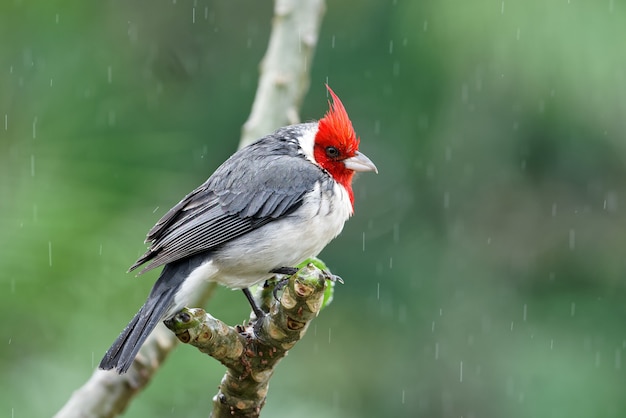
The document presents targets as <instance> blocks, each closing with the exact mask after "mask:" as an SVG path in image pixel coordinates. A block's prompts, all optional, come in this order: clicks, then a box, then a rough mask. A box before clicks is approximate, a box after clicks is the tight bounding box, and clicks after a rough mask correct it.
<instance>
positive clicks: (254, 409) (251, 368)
mask: <svg viewBox="0 0 626 418" xmlns="http://www.w3.org/2000/svg"><path fill="white" fill-rule="evenodd" d="M330 277H332V276H329V275H328V273H326V272H325V271H322V270H320V269H318V268H317V267H316V266H314V265H313V264H312V263H309V264H307V265H306V266H305V267H303V268H301V269H300V270H299V271H298V273H296V274H294V275H293V276H292V277H290V278H289V281H288V284H287V285H286V286H285V288H284V291H283V293H282V295H281V297H280V300H279V301H276V300H274V299H273V298H272V299H269V300H268V299H267V298H265V302H269V304H266V306H268V307H269V313H268V315H266V316H265V317H263V318H261V319H258V320H256V321H254V322H251V323H249V324H248V325H246V326H236V327H230V326H228V325H226V324H224V323H223V322H222V321H220V320H218V319H216V318H214V317H212V316H211V315H209V314H208V313H206V312H205V311H204V310H203V309H183V310H182V311H180V312H179V313H178V314H176V315H175V316H174V317H173V318H172V319H170V320H168V321H166V323H165V324H166V326H167V327H168V328H169V329H171V330H172V331H173V332H174V333H175V334H176V335H177V336H178V339H179V340H180V341H182V342H183V343H187V344H191V345H193V346H194V347H196V348H198V349H199V350H200V351H202V352H203V353H206V354H208V355H210V356H211V357H213V358H215V359H217V360H219V361H220V362H221V363H222V364H223V365H224V366H226V368H227V372H226V374H225V375H224V377H223V378H222V382H221V384H220V387H219V392H218V393H217V395H216V396H215V397H214V398H213V411H212V414H211V417H212V418H222V417H233V416H236V417H246V418H248V417H258V416H259V414H260V412H261V409H262V408H263V405H264V404H265V398H266V396H267V391H268V387H269V381H270V378H271V377H272V375H273V373H274V369H275V367H276V365H277V364H278V362H279V361H280V360H281V359H282V358H283V357H285V355H286V354H287V351H288V350H290V349H291V348H292V347H293V346H294V345H295V344H296V343H297V342H298V341H299V340H300V339H301V338H302V337H303V336H304V334H305V332H306V330H307V328H308V326H309V323H310V321H311V320H312V319H313V318H315V317H316V316H317V315H318V313H319V311H320V309H321V308H322V306H323V303H324V293H325V290H326V287H327V279H329V278H330ZM271 289H272V287H269V288H265V289H262V290H261V293H262V295H265V296H266V295H268V294H272V293H273V292H272V291H271Z"/></svg>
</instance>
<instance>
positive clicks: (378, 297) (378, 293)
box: [376, 282, 380, 300]
mask: <svg viewBox="0 0 626 418" xmlns="http://www.w3.org/2000/svg"><path fill="white" fill-rule="evenodd" d="M376 300H380V282H378V283H376Z"/></svg>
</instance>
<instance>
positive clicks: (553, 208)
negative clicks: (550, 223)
mask: <svg viewBox="0 0 626 418" xmlns="http://www.w3.org/2000/svg"><path fill="white" fill-rule="evenodd" d="M555 216H556V203H553V204H552V217H555Z"/></svg>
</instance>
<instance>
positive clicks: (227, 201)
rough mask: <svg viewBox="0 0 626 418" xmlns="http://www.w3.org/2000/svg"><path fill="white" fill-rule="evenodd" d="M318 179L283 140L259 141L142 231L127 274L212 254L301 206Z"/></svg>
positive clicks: (313, 167)
mask: <svg viewBox="0 0 626 418" xmlns="http://www.w3.org/2000/svg"><path fill="white" fill-rule="evenodd" d="M279 145H280V146H279ZM277 149H278V150H280V151H281V152H282V153H281V152H278V153H277V152H276V150H277ZM252 161H253V162H252ZM250 167H257V169H256V170H251V169H250ZM323 175H327V174H326V173H325V172H324V171H323V170H322V169H320V168H319V167H318V166H316V165H315V164H312V163H311V162H310V161H308V160H307V159H306V158H305V157H304V156H302V155H301V154H300V153H299V152H298V147H297V144H296V143H295V142H293V141H290V140H289V137H287V138H283V139H281V138H278V137H273V136H268V137H265V138H264V139H262V140H260V141H258V142H256V143H254V144H252V145H250V146H248V147H246V148H243V149H242V150H240V151H238V152H237V153H235V154H234V155H233V156H232V157H231V158H230V159H228V160H227V161H226V162H225V163H224V164H222V165H221V166H220V167H219V168H218V169H217V170H216V171H215V173H213V175H212V176H211V177H210V178H209V179H208V180H207V181H206V182H205V183H203V184H202V185H200V186H199V187H198V188H197V189H195V190H194V191H192V192H191V193H189V194H188V195H187V196H185V197H184V198H183V199H182V200H181V201H180V202H178V204H176V205H175V206H174V207H173V208H172V209H170V210H169V211H168V212H167V213H166V214H165V215H164V216H163V217H162V218H161V219H160V220H159V221H158V222H157V223H156V225H154V227H152V229H151V230H150V231H149V232H148V235H147V238H146V242H149V243H150V246H149V248H148V251H147V252H146V253H145V254H144V255H143V256H141V257H140V258H139V259H138V260H137V261H136V262H135V263H134V264H133V265H132V266H131V268H130V270H134V269H136V268H137V267H139V266H141V265H143V264H145V263H147V264H146V266H145V267H144V268H143V269H142V270H141V272H140V274H141V273H143V272H146V271H148V270H151V269H153V268H155V267H158V266H160V265H163V264H168V263H171V262H173V261H176V260H180V259H182V258H185V257H189V256H192V255H195V254H198V253H200V252H204V251H212V250H214V249H216V248H218V247H219V246H221V245H223V244H224V243H227V242H228V241H230V240H233V239H235V238H237V237H239V236H241V235H243V234H246V233H248V232H250V231H252V230H254V229H257V228H260V227H262V226H263V225H265V224H267V223H268V222H273V221H275V220H277V219H280V218H281V217H283V216H286V215H288V214H290V213H291V212H293V211H294V210H295V209H297V208H298V207H299V206H300V205H301V204H302V201H303V199H304V196H305V195H306V193H307V192H309V191H311V190H313V188H314V186H315V183H316V182H318V181H319V180H320V176H323Z"/></svg>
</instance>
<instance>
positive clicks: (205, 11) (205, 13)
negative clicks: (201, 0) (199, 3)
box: [204, 6, 209, 20]
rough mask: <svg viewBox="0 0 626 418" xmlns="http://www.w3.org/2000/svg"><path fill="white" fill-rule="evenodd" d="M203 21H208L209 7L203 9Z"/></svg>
mask: <svg viewBox="0 0 626 418" xmlns="http://www.w3.org/2000/svg"><path fill="white" fill-rule="evenodd" d="M204 20H209V7H208V6H206V7H205V8H204Z"/></svg>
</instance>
